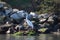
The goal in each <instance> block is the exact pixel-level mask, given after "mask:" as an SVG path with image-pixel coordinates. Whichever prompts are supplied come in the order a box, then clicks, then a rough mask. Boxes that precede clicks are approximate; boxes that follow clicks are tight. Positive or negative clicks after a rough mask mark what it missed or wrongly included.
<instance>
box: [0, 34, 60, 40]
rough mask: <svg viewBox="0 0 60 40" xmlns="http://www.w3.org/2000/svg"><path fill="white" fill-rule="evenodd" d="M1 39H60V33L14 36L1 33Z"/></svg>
mask: <svg viewBox="0 0 60 40" xmlns="http://www.w3.org/2000/svg"><path fill="white" fill-rule="evenodd" d="M0 40H60V35H53V34H40V36H13V35H10V34H7V35H1V34H0Z"/></svg>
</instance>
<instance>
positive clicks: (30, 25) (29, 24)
mask: <svg viewBox="0 0 60 40" xmlns="http://www.w3.org/2000/svg"><path fill="white" fill-rule="evenodd" d="M27 17H28V14H26V22H27V24H28V26H29V27H31V28H32V29H33V27H34V26H33V23H32V22H31V21H30V20H29V19H28V18H27Z"/></svg>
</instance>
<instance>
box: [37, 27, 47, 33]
mask: <svg viewBox="0 0 60 40" xmlns="http://www.w3.org/2000/svg"><path fill="white" fill-rule="evenodd" d="M46 30H47V28H41V29H39V30H38V31H40V32H42V33H44V32H45V31H46Z"/></svg>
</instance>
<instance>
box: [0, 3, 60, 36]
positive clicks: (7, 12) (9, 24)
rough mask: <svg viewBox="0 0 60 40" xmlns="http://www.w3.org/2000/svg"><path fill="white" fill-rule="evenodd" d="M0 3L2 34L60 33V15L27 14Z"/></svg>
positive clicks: (0, 27)
mask: <svg viewBox="0 0 60 40" xmlns="http://www.w3.org/2000/svg"><path fill="white" fill-rule="evenodd" d="M5 4H6V3H3V2H1V3H0V34H17V35H34V34H35V35H36V34H37V35H38V34H41V33H45V34H47V33H52V34H59V33H60V14H58V15H56V14H55V13H44V14H40V15H38V14H36V13H35V12H30V13H28V12H26V11H25V10H19V9H12V8H11V7H10V8H9V7H7V6H4V5H5Z"/></svg>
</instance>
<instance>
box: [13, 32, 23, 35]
mask: <svg viewBox="0 0 60 40" xmlns="http://www.w3.org/2000/svg"><path fill="white" fill-rule="evenodd" d="M22 34H23V33H22V32H16V33H14V34H13V35H14V36H18V35H22Z"/></svg>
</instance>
